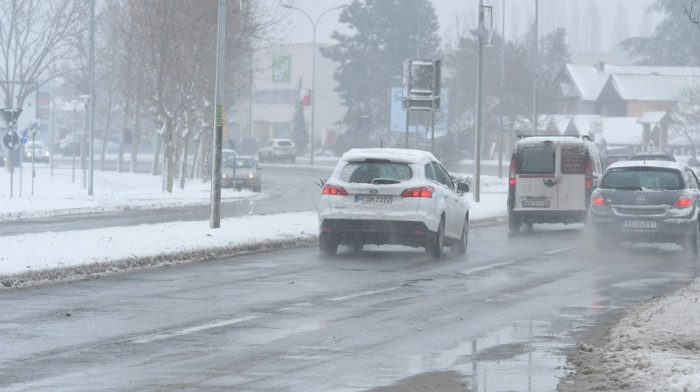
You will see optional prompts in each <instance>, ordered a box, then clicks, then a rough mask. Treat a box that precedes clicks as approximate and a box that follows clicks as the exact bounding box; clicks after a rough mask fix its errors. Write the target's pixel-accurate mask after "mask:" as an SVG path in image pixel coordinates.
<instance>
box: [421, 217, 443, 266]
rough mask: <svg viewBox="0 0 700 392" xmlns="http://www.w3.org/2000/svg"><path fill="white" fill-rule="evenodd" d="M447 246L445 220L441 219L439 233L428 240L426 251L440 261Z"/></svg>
mask: <svg viewBox="0 0 700 392" xmlns="http://www.w3.org/2000/svg"><path fill="white" fill-rule="evenodd" d="M444 246H445V218H444V217H443V218H442V219H440V224H439V225H438V229H437V233H435V235H434V236H433V238H430V239H429V240H428V243H427V244H426V246H425V251H426V252H427V253H429V254H431V255H432V256H433V257H435V258H436V259H439V258H441V257H442V255H443V248H444Z"/></svg>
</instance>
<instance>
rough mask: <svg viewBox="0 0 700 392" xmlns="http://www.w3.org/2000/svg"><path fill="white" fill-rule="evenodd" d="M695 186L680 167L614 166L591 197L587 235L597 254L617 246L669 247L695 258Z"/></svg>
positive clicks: (699, 193) (699, 230)
mask: <svg viewBox="0 0 700 392" xmlns="http://www.w3.org/2000/svg"><path fill="white" fill-rule="evenodd" d="M699 207H700V182H698V179H697V177H696V175H695V173H693V171H692V170H691V169H690V168H689V167H688V166H686V165H685V164H682V163H679V162H668V161H652V160H650V161H646V162H643V161H625V162H617V163H614V164H612V165H610V167H608V169H607V170H606V171H605V174H604V175H603V178H602V179H601V181H600V185H599V186H598V188H597V189H596V190H595V191H593V194H592V195H591V205H590V209H589V215H588V224H589V230H591V234H592V238H593V239H594V240H595V242H596V245H597V246H598V247H600V248H605V247H606V246H612V245H614V244H617V243H619V242H620V241H639V242H672V243H677V244H680V245H683V246H685V247H686V249H688V250H689V251H690V252H692V253H693V254H695V255H697V254H698V241H699V239H700V226H698V212H699V211H700V208H699Z"/></svg>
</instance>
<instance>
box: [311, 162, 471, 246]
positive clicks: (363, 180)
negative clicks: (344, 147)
mask: <svg viewBox="0 0 700 392" xmlns="http://www.w3.org/2000/svg"><path fill="white" fill-rule="evenodd" d="M468 191H469V185H467V184H464V183H459V184H455V183H454V182H453V181H452V178H451V177H450V175H449V174H448V172H447V170H445V168H444V167H443V166H442V164H441V163H440V162H439V161H438V160H437V159H436V158H435V156H433V154H431V153H430V152H427V151H418V150H409V149H394V148H384V149H380V148H368V149H352V150H350V151H348V152H346V153H345V154H343V156H342V157H341V159H340V161H339V162H338V164H337V165H336V167H335V170H334V171H333V174H332V175H331V177H330V178H329V179H328V180H327V181H326V182H325V184H324V186H323V191H322V194H321V200H320V202H319V208H318V219H319V246H320V250H321V252H323V253H324V254H327V255H333V254H335V253H336V252H337V250H338V245H350V246H351V247H352V249H353V251H355V252H358V251H360V250H362V247H363V246H364V245H365V244H375V245H382V244H394V245H406V246H412V247H425V250H426V252H427V253H429V254H431V255H433V256H434V257H436V258H439V257H441V256H442V252H443V246H444V245H447V246H451V247H452V249H453V250H454V251H456V252H458V253H460V254H464V253H465V252H466V251H467V241H468V231H469V203H468V202H467V200H466V197H465V196H464V193H465V192H468Z"/></svg>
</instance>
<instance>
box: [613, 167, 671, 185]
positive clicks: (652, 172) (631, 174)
mask: <svg viewBox="0 0 700 392" xmlns="http://www.w3.org/2000/svg"><path fill="white" fill-rule="evenodd" d="M600 187H601V188H607V189H630V190H634V189H661V190H677V189H684V187H685V185H684V184H683V178H682V176H681V173H680V172H679V171H678V170H668V169H656V168H630V169H622V170H613V171H610V172H608V173H606V174H605V176H604V177H603V179H602V181H601V182H600Z"/></svg>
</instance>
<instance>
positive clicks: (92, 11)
mask: <svg viewBox="0 0 700 392" xmlns="http://www.w3.org/2000/svg"><path fill="white" fill-rule="evenodd" d="M108 110H109V109H108ZM104 132H107V130H106V129H105V130H104ZM89 151H90V160H89V161H88V162H89V165H90V175H89V176H88V195H89V196H92V189H93V186H92V184H93V176H94V168H95V0H92V1H91V2H90V150H89Z"/></svg>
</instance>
